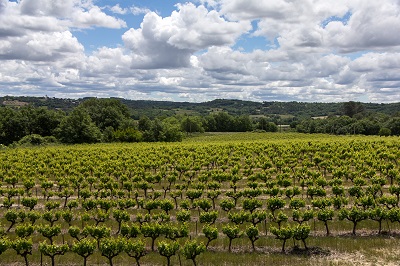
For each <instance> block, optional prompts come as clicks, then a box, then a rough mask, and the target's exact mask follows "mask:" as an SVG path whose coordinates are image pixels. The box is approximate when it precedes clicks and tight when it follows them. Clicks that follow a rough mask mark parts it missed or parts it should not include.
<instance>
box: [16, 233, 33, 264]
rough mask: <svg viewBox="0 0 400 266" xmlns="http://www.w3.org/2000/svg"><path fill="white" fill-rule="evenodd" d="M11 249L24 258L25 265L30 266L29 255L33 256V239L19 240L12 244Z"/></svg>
mask: <svg viewBox="0 0 400 266" xmlns="http://www.w3.org/2000/svg"><path fill="white" fill-rule="evenodd" d="M11 248H12V249H14V250H15V252H17V254H18V255H20V256H21V257H23V258H24V260H25V265H26V266H28V265H29V263H28V255H32V248H33V243H32V239H26V238H17V239H15V240H14V241H12V242H11Z"/></svg>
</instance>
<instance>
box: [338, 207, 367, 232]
mask: <svg viewBox="0 0 400 266" xmlns="http://www.w3.org/2000/svg"><path fill="white" fill-rule="evenodd" d="M367 218H368V212H367V211H365V210H360V209H358V208H356V207H353V208H351V209H350V210H346V209H342V210H340V212H339V220H344V219H347V220H349V221H351V222H352V223H353V231H352V234H353V235H355V234H356V227H357V224H358V223H359V222H361V221H363V220H365V219H367Z"/></svg>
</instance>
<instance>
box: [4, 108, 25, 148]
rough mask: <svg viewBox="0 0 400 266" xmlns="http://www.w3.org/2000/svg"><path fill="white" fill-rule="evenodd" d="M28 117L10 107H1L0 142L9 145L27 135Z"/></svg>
mask: <svg viewBox="0 0 400 266" xmlns="http://www.w3.org/2000/svg"><path fill="white" fill-rule="evenodd" d="M25 124H26V118H24V117H23V115H22V114H21V113H20V112H18V111H16V110H14V109H11V108H9V107H2V108H0V144H4V145H9V144H11V143H13V142H14V141H18V140H20V139H21V138H22V137H24V136H25V135H27V132H26V129H25V126H24V125H25Z"/></svg>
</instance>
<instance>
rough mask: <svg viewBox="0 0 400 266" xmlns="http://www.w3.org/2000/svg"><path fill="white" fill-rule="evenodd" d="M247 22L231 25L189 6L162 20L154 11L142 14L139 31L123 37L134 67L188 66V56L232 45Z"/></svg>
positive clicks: (130, 32)
mask: <svg viewBox="0 0 400 266" xmlns="http://www.w3.org/2000/svg"><path fill="white" fill-rule="evenodd" d="M250 27H251V25H250V23H248V22H230V21H226V20H225V19H223V18H222V17H220V16H219V15H218V13H217V12H216V11H208V10H207V9H206V8H205V7H204V6H198V7H196V6H195V5H193V4H191V3H188V4H185V5H178V11H174V12H173V13H172V14H171V16H169V17H165V18H162V17H160V16H159V15H157V14H156V13H154V12H151V13H148V14H146V15H145V17H144V19H143V22H142V24H141V27H140V28H139V29H133V28H132V29H130V30H128V31H127V32H125V34H124V35H123V36H122V39H123V40H124V43H125V46H126V47H127V48H128V49H130V50H131V51H132V55H133V63H132V67H133V68H177V67H188V66H189V65H190V56H191V55H192V54H193V53H194V52H196V51H199V50H202V49H206V48H208V47H210V46H214V45H217V46H218V45H229V44H233V43H234V42H235V40H236V38H238V37H239V36H240V35H241V34H243V33H244V32H246V31H248V30H249V29H250Z"/></svg>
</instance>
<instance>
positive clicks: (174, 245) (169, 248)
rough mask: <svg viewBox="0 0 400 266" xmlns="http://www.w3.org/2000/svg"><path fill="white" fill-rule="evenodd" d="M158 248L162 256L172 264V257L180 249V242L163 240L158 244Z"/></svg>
mask: <svg viewBox="0 0 400 266" xmlns="http://www.w3.org/2000/svg"><path fill="white" fill-rule="evenodd" d="M157 250H158V253H160V255H161V256H163V257H166V258H167V265H168V266H169V265H171V257H172V256H174V255H175V254H176V252H177V251H178V250H179V244H178V242H175V241H174V242H166V241H161V242H160V243H158V245H157Z"/></svg>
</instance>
